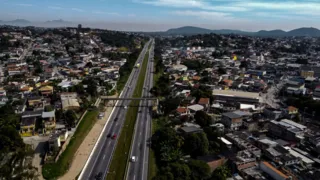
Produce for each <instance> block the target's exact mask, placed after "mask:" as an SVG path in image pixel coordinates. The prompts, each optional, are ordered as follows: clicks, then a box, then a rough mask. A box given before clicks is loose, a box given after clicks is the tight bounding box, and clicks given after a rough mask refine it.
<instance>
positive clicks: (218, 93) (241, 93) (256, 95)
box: [212, 90, 260, 99]
mask: <svg viewBox="0 0 320 180" xmlns="http://www.w3.org/2000/svg"><path fill="white" fill-rule="evenodd" d="M212 95H214V96H230V97H242V98H250V99H259V98H260V96H259V93H252V92H244V91H232V90H213V91H212Z"/></svg>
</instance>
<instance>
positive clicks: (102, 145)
mask: <svg viewBox="0 0 320 180" xmlns="http://www.w3.org/2000/svg"><path fill="white" fill-rule="evenodd" d="M131 79H132V80H134V76H132V78H131ZM130 92H132V91H130V90H127V89H126V90H125V92H124V93H122V96H123V97H126V96H128V95H130ZM119 103H120V104H119V105H120V107H115V108H116V110H115V112H114V113H113V114H112V117H111V120H112V121H111V123H108V125H107V128H106V131H105V132H103V133H104V134H103V137H102V139H101V140H100V142H99V143H100V145H98V148H99V151H96V152H95V153H96V154H95V155H94V156H95V157H96V160H95V162H94V164H93V166H91V167H92V168H94V169H96V171H98V170H99V169H100V168H98V167H97V166H101V165H99V164H97V160H99V159H101V158H102V161H104V158H105V156H103V155H102V154H101V151H102V149H104V148H106V146H107V145H111V146H112V145H113V144H107V142H106V141H107V139H106V136H107V135H108V134H109V133H112V131H113V129H114V127H115V126H116V124H117V123H115V122H114V119H115V118H118V119H120V120H121V119H122V118H119V115H121V114H123V113H121V108H122V107H121V106H123V105H124V104H125V103H126V102H124V101H119ZM108 126H109V127H108ZM110 126H111V127H110ZM104 154H105V153H104ZM105 161H106V160H105ZM99 162H100V161H99ZM102 163H103V162H102ZM97 173H99V172H94V173H93V172H92V170H91V173H89V177H90V176H93V177H94V176H95V174H97Z"/></svg>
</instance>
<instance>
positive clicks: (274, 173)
mask: <svg viewBox="0 0 320 180" xmlns="http://www.w3.org/2000/svg"><path fill="white" fill-rule="evenodd" d="M259 167H260V169H261V170H262V171H263V172H265V173H267V174H268V175H269V176H271V177H272V178H273V179H275V180H290V179H291V178H290V177H289V176H287V175H286V174H284V173H283V172H281V171H280V170H278V169H277V168H276V167H274V166H273V165H271V164H270V163H268V162H266V161H261V162H260V164H259Z"/></svg>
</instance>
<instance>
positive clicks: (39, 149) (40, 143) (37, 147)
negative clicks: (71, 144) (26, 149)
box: [22, 136, 49, 180]
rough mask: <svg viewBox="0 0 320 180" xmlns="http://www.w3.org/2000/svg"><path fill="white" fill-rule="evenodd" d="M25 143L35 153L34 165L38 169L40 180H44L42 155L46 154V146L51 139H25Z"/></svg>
mask: <svg viewBox="0 0 320 180" xmlns="http://www.w3.org/2000/svg"><path fill="white" fill-rule="evenodd" d="M22 139H23V142H24V143H25V144H29V145H31V147H32V149H34V151H35V153H34V156H33V159H32V165H33V166H34V167H36V168H38V172H39V179H40V180H42V179H43V178H42V172H41V170H42V164H43V160H42V155H43V154H44V153H45V145H46V143H47V141H48V139H49V136H32V137H23V138H22Z"/></svg>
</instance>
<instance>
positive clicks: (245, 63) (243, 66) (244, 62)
mask: <svg viewBox="0 0 320 180" xmlns="http://www.w3.org/2000/svg"><path fill="white" fill-rule="evenodd" d="M248 66H249V63H248V61H241V62H240V66H239V67H240V68H245V69H248Z"/></svg>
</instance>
